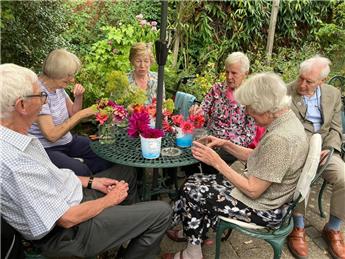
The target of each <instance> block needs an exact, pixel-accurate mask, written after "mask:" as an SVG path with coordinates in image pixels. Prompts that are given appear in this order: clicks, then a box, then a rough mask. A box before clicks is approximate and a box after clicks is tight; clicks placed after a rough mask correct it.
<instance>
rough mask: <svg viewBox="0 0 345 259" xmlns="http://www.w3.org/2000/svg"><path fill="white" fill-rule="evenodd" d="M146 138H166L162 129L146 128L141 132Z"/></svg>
mask: <svg viewBox="0 0 345 259" xmlns="http://www.w3.org/2000/svg"><path fill="white" fill-rule="evenodd" d="M141 135H142V136H143V137H144V138H161V137H163V136H164V132H163V130H161V129H151V128H146V129H144V130H143V131H142V132H141Z"/></svg>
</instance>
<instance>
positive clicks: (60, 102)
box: [29, 81, 72, 148]
mask: <svg viewBox="0 0 345 259" xmlns="http://www.w3.org/2000/svg"><path fill="white" fill-rule="evenodd" d="M39 85H40V87H41V91H44V92H46V93H47V94H48V99H47V103H46V104H44V105H42V109H41V112H40V115H51V116H52V119H53V123H54V124H55V125H60V124H62V123H64V122H65V120H68V119H69V114H68V110H67V105H66V98H69V97H68V94H67V93H66V91H65V90H64V89H57V90H56V91H55V92H53V93H50V92H48V90H47V88H46V87H45V85H44V84H43V82H41V81H39ZM29 133H30V134H32V135H34V136H35V137H37V138H38V140H39V141H40V142H41V143H42V145H43V146H44V147H45V148H48V147H54V146H60V145H66V144H68V143H69V142H71V141H72V134H71V132H67V133H66V134H65V135H64V136H62V137H61V138H60V139H58V140H57V141H56V142H54V143H53V142H50V141H49V140H48V139H46V138H45V137H44V136H43V134H42V131H41V129H40V128H39V126H38V124H37V123H33V124H32V126H31V128H30V130H29Z"/></svg>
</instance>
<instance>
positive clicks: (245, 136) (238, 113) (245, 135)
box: [201, 82, 256, 147]
mask: <svg viewBox="0 0 345 259" xmlns="http://www.w3.org/2000/svg"><path fill="white" fill-rule="evenodd" d="M201 108H202V110H203V111H204V113H205V118H206V120H207V128H208V129H209V131H210V133H211V134H212V135H213V136H216V137H219V138H222V139H228V140H231V141H232V142H234V143H236V144H238V145H241V146H243V147H248V146H249V145H250V144H251V143H252V142H253V140H254V138H255V133H256V125H255V121H254V119H253V118H252V117H251V116H249V115H247V114H246V112H245V107H244V106H243V105H240V104H239V103H237V102H236V101H235V100H234V98H233V96H232V92H230V93H227V86H226V83H225V82H224V83H216V84H214V85H213V86H212V88H211V89H210V91H209V92H208V93H207V94H206V96H205V98H204V100H203V101H202V103H201Z"/></svg>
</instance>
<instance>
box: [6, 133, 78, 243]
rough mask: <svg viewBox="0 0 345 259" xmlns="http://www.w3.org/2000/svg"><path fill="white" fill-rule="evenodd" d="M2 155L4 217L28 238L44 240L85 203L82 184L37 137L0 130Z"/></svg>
mask: <svg viewBox="0 0 345 259" xmlns="http://www.w3.org/2000/svg"><path fill="white" fill-rule="evenodd" d="M0 152H1V161H0V173H1V175H0V184H1V189H0V199H1V215H2V217H3V218H4V219H5V220H6V221H7V222H8V223H9V224H10V225H11V226H12V227H14V228H15V229H17V230H18V231H19V232H20V233H21V234H22V235H23V236H24V238H26V239H28V240H35V239H40V238H42V237H43V236H45V235H46V234H48V233H49V231H50V230H51V229H52V228H53V227H54V226H55V224H56V221H57V220H58V219H59V218H60V217H61V216H62V215H63V214H64V213H65V212H66V211H67V210H68V209H69V208H70V207H72V206H75V205H78V204H79V203H80V202H81V200H82V198H83V193H82V185H81V182H80V180H79V179H78V177H77V176H76V175H75V174H74V173H73V172H72V171H71V170H69V169H59V168H57V167H56V166H55V165H54V164H53V163H52V162H51V161H50V159H49V157H48V155H47V153H46V152H45V150H44V148H43V146H42V145H41V143H40V142H39V141H38V140H37V139H36V138H35V137H33V136H30V135H23V134H20V133H18V132H15V131H12V130H10V129H8V128H6V127H3V126H0Z"/></svg>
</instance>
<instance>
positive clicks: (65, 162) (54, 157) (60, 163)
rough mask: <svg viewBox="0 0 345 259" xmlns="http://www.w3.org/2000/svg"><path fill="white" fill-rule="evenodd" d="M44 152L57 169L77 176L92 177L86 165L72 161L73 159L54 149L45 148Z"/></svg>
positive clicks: (75, 160)
mask: <svg viewBox="0 0 345 259" xmlns="http://www.w3.org/2000/svg"><path fill="white" fill-rule="evenodd" d="M46 151H47V154H48V156H49V158H50V160H51V161H52V162H53V164H54V165H56V166H57V167H58V168H68V169H71V170H72V171H73V172H74V173H75V174H76V175H78V176H90V175H92V172H91V170H90V169H89V167H88V166H87V165H86V164H84V163H82V162H80V161H79V160H77V159H74V158H73V157H70V156H68V155H66V154H65V153H64V152H63V151H60V150H56V149H55V147H54V148H47V149H46Z"/></svg>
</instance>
